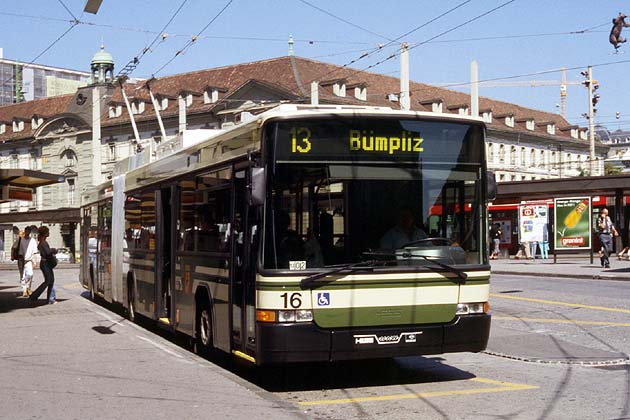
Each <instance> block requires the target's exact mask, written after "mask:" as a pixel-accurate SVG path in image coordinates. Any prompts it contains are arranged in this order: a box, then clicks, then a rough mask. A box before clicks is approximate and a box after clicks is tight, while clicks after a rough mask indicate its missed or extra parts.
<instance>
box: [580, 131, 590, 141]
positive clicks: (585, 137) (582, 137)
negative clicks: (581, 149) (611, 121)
mask: <svg viewBox="0 0 630 420" xmlns="http://www.w3.org/2000/svg"><path fill="white" fill-rule="evenodd" d="M587 133H588V130H586V129H584V130H580V140H588V135H587Z"/></svg>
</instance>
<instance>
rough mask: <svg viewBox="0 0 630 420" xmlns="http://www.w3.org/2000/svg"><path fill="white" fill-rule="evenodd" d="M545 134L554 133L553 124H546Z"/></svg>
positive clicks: (554, 127)
mask: <svg viewBox="0 0 630 420" xmlns="http://www.w3.org/2000/svg"><path fill="white" fill-rule="evenodd" d="M547 134H551V135H552V136H553V135H555V134H556V125H555V124H547Z"/></svg>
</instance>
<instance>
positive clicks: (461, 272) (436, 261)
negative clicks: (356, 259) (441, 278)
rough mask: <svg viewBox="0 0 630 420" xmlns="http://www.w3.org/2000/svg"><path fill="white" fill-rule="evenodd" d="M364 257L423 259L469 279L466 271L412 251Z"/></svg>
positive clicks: (374, 253) (382, 253)
mask: <svg viewBox="0 0 630 420" xmlns="http://www.w3.org/2000/svg"><path fill="white" fill-rule="evenodd" d="M363 255H365V256H369V257H376V258H379V257H380V258H386V259H388V260H389V259H392V258H395V257H398V256H400V257H402V258H404V259H412V258H422V259H423V260H425V261H428V262H430V263H432V264H435V265H437V266H438V267H441V268H444V269H446V270H447V271H448V272H450V273H453V274H455V275H457V277H459V278H460V279H462V280H466V279H468V274H466V272H465V271H463V270H460V269H459V268H456V267H453V266H452V265H448V264H444V263H443V262H440V261H438V260H437V259H435V258H431V257H427V256H426V255H417V254H413V253H411V251H407V250H403V252H402V253H400V254H397V253H396V252H395V251H392V252H383V251H381V252H364V253H363Z"/></svg>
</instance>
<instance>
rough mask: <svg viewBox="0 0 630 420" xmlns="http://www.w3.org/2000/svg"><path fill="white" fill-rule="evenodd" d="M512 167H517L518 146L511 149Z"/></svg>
mask: <svg viewBox="0 0 630 420" xmlns="http://www.w3.org/2000/svg"><path fill="white" fill-rule="evenodd" d="M510 165H512V166H516V146H512V147H510Z"/></svg>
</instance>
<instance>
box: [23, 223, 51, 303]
mask: <svg viewBox="0 0 630 420" xmlns="http://www.w3.org/2000/svg"><path fill="white" fill-rule="evenodd" d="M48 236H50V230H49V229H48V226H41V227H40V228H39V229H38V230H37V241H38V242H39V244H38V245H37V249H38V250H39V255H40V257H41V261H40V263H39V267H40V269H41V270H42V274H43V275H44V282H43V283H42V284H40V285H39V287H38V288H37V289H36V290H35V291H34V292H33V294H32V295H31V296H30V297H29V299H31V300H33V301H35V300H37V298H38V297H39V295H41V294H42V292H43V291H44V289H45V288H46V287H48V291H47V295H46V298H47V300H48V303H49V304H53V303H57V300H56V295H55V287H54V286H55V274H54V273H53V268H54V267H55V266H56V265H57V259H56V258H55V254H56V253H57V250H56V249H55V248H51V247H50V246H49V245H48V242H47V241H46V239H47V238H48Z"/></svg>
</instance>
